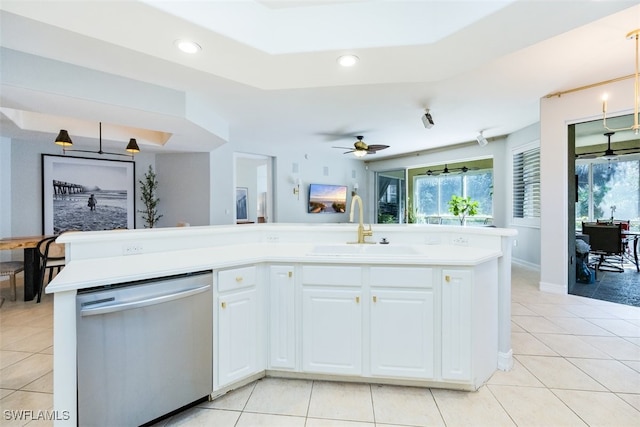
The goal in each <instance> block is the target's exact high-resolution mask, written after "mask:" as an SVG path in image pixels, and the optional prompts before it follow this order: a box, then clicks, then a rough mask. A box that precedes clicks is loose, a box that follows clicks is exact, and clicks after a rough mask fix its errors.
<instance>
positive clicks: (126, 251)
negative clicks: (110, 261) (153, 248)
mask: <svg viewBox="0 0 640 427" xmlns="http://www.w3.org/2000/svg"><path fill="white" fill-rule="evenodd" d="M141 253H142V245H139V244H135V243H134V244H131V245H125V246H123V247H122V254H123V255H137V254H141Z"/></svg>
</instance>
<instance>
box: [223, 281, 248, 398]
mask: <svg viewBox="0 0 640 427" xmlns="http://www.w3.org/2000/svg"><path fill="white" fill-rule="evenodd" d="M257 313H258V304H257V291H256V288H255V287H254V288H249V289H246V290H243V291H238V292H233V293H229V294H226V295H221V296H220V297H219V307H218V340H217V342H218V351H217V354H218V361H217V362H218V381H217V384H218V386H219V387H222V386H224V385H226V384H229V383H231V382H233V381H236V380H238V379H241V378H243V377H246V376H248V375H251V374H254V373H255V372H256V371H257V370H258V362H257V360H258V359H257V354H258V349H257V346H258V342H259V341H258V318H257V316H258V314H257ZM215 382H216V381H214V383H215Z"/></svg>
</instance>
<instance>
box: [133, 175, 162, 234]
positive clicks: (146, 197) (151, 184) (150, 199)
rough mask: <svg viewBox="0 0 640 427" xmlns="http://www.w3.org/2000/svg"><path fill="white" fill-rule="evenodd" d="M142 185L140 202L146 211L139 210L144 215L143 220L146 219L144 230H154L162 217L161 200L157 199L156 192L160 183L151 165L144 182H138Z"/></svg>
mask: <svg viewBox="0 0 640 427" xmlns="http://www.w3.org/2000/svg"><path fill="white" fill-rule="evenodd" d="M138 182H139V183H140V190H141V193H142V194H141V195H140V200H142V203H144V207H145V209H144V210H139V211H138V212H140V213H142V219H144V222H145V225H144V228H153V226H154V225H156V223H157V222H158V220H159V219H160V218H162V215H161V214H159V213H158V203H159V202H160V199H159V198H158V197H156V190H157V189H158V181H156V174H155V172H154V171H153V168H152V167H151V165H149V170H148V171H147V173H145V174H144V180H140V181H138Z"/></svg>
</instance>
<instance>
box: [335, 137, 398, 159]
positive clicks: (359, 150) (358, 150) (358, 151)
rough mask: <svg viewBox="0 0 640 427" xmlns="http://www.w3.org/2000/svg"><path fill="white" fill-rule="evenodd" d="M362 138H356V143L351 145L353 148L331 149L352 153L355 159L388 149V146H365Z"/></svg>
mask: <svg viewBox="0 0 640 427" xmlns="http://www.w3.org/2000/svg"><path fill="white" fill-rule="evenodd" d="M363 138H364V137H363V136H361V135H358V136H356V139H357V141H356V142H355V143H354V144H353V147H354V148H347V147H331V148H342V149H345V150H349V151H345V152H344V154H348V153H353V155H354V156H356V157H364V156H366V155H367V154H376V152H378V151H380V150H384V149H385V148H389V146H388V145H367V144H366V143H365V142H364V141H363V140H362V139H363Z"/></svg>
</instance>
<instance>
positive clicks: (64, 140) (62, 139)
mask: <svg viewBox="0 0 640 427" xmlns="http://www.w3.org/2000/svg"><path fill="white" fill-rule="evenodd" d="M56 144H57V145H61V146H63V147H71V146H72V145H73V141H71V138H70V137H69V133H68V132H67V131H66V129H60V133H59V134H58V136H57V137H56Z"/></svg>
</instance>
